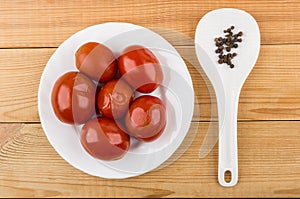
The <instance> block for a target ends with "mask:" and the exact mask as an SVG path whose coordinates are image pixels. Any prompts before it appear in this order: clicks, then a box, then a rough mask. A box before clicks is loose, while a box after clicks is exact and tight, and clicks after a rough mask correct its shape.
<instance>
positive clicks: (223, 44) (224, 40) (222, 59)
mask: <svg viewBox="0 0 300 199" xmlns="http://www.w3.org/2000/svg"><path fill="white" fill-rule="evenodd" d="M233 29H234V26H230V27H229V28H227V29H225V30H224V33H227V34H226V35H225V37H218V38H215V44H216V46H217V47H218V48H217V49H216V51H215V52H216V53H217V54H219V56H218V57H219V60H218V63H219V64H223V63H225V64H227V65H228V66H229V67H230V68H234V64H233V63H232V59H233V58H234V57H236V56H237V53H235V52H234V53H230V52H231V50H232V49H233V48H238V46H239V45H238V44H237V43H238V42H239V43H240V42H242V38H241V37H242V36H243V32H241V31H240V32H238V33H237V34H234V33H233V32H232V30H233ZM224 51H226V52H227V54H225V53H224Z"/></svg>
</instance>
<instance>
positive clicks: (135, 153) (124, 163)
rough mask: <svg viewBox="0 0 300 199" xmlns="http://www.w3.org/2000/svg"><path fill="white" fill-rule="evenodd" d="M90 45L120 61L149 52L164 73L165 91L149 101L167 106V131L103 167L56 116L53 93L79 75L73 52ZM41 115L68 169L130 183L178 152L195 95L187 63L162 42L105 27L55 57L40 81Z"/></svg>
mask: <svg viewBox="0 0 300 199" xmlns="http://www.w3.org/2000/svg"><path fill="white" fill-rule="evenodd" d="M89 41H96V42H99V43H103V44H105V45H106V46H108V47H109V48H110V49H111V50H112V51H113V52H114V53H116V55H117V56H118V55H119V53H120V52H121V51H122V50H123V49H124V48H125V47H127V46H129V45H134V44H137V45H142V46H145V47H147V48H148V49H150V50H151V51H152V52H153V53H154V54H155V55H156V57H157V58H158V59H159V61H160V63H161V65H162V68H163V73H164V81H163V85H162V86H160V87H159V88H158V89H157V90H155V91H154V92H153V93H151V95H155V96H158V97H160V98H162V99H163V100H164V101H165V103H166V107H167V125H166V128H165V131H164V133H163V134H162V136H161V137H160V138H159V139H157V140H156V141H154V142H151V143H141V142H138V141H137V140H135V139H131V146H130V149H129V151H128V153H127V154H126V155H125V156H124V157H123V158H122V159H121V160H117V161H110V162H105V161H100V160H96V159H94V158H93V157H91V156H90V155H89V154H88V153H86V152H85V150H84V149H83V148H82V146H81V144H80V140H79V133H80V127H78V126H74V125H67V124H64V123H62V122H60V121H59V120H58V119H57V118H56V116H55V114H54V112H53V110H52V106H51V91H52V87H53V85H54V83H55V81H56V80H57V79H58V77H60V76H61V75H63V74H64V73H66V72H67V71H77V69H76V67H75V52H76V50H77V49H78V48H79V47H80V46H81V45H82V44H84V43H86V42H89ZM38 109H39V115H40V120H41V124H42V127H43V129H44V132H45V134H46V136H47V138H48V140H49V142H50V143H51V145H52V146H53V147H54V149H55V150H56V151H57V153H58V154H59V155H60V156H61V157H62V158H63V159H65V160H66V161H67V162H68V163H70V164H71V165H73V166H74V167H76V168H77V169H79V170H81V171H83V172H85V173H88V174H90V175H94V176H99V177H103V178H128V177H133V176H137V175H141V174H143V173H146V172H149V171H151V170H153V169H155V168H157V167H158V166H160V165H161V164H162V163H164V162H165V161H166V160H168V159H169V158H170V157H171V156H172V154H173V153H174V152H175V151H176V149H177V148H178V147H179V146H180V144H181V143H182V141H183V140H184V138H185V136H186V134H187V132H188V129H189V126H190V123H191V120H192V116H193V111H194V90H193V85H192V80H191V77H190V74H189V72H188V70H187V67H186V65H185V63H184V61H183V60H182V58H181V57H180V55H179V54H178V52H177V51H176V50H175V48H174V47H173V46H172V45H171V44H170V43H168V42H167V41H166V40H165V39H164V38H162V37H161V36H159V35H158V34H156V33H154V32H153V31H151V30H149V29H146V28H144V27H141V26H137V25H133V24H129V23H104V24H99V25H95V26H91V27H88V28H86V29H84V30H81V31H79V32H77V33H76V34H74V35H72V36H71V37H70V38H68V39H67V40H66V41H64V42H63V43H62V44H61V45H60V46H59V48H58V49H57V50H56V51H55V52H54V54H53V55H52V56H51V58H50V59H49V61H48V63H47V65H46V67H45V69H44V72H43V74H42V77H41V81H40V86H39V93H38Z"/></svg>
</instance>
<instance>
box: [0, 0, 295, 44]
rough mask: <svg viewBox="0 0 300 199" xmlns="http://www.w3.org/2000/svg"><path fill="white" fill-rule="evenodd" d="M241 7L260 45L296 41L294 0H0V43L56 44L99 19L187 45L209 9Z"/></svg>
mask: <svg viewBox="0 0 300 199" xmlns="http://www.w3.org/2000/svg"><path fill="white" fill-rule="evenodd" d="M222 7H233V8H240V9H243V10H245V11H248V12H249V13H251V14H252V15H253V16H254V17H255V18H256V20H257V21H258V24H259V26H260V29H261V34H262V43H263V44H283V43H284V44H287V43H297V44H299V43H300V20H299V13H300V6H299V1H297V0H284V1H283V0H271V1H270V0H262V1H225V0H224V1H221V0H218V1H199V0H190V1H189V2H186V1H179V0H173V1H168V0H154V1H151V2H149V1H146V0H139V1H136V0H135V1H133V0H130V1H113V2H112V1H110V0H104V1H101V2H99V1H96V0H94V1H83V0H82V1H55V0H54V1H53V0H51V1H46V0H43V1H34V0H30V1H22V0H14V1H10V0H2V1H1V5H0V13H1V17H0V24H1V31H0V47H2V48H16V47H18V48H19V47H50V46H51V47H57V46H58V45H59V44H60V43H61V42H63V41H64V40H65V39H66V38H68V37H69V36H70V35H72V34H74V33H75V32H77V31H79V30H81V29H84V28H86V27H88V26H91V25H94V24H99V23H104V22H111V21H117V22H129V23H134V24H137V25H142V26H146V27H149V28H154V29H156V30H157V29H159V30H158V31H159V33H160V34H162V35H163V36H165V37H166V38H167V39H168V40H169V41H171V42H172V43H173V44H177V45H190V44H191V43H190V40H185V39H184V37H182V38H181V37H178V35H177V34H175V35H174V32H173V33H172V31H176V32H179V33H181V34H184V35H185V36H186V37H188V38H192V39H193V38H194V31H195V27H196V25H197V23H198V21H199V19H200V18H201V17H202V16H203V15H204V14H205V13H207V12H208V11H210V10H213V9H217V8H222Z"/></svg>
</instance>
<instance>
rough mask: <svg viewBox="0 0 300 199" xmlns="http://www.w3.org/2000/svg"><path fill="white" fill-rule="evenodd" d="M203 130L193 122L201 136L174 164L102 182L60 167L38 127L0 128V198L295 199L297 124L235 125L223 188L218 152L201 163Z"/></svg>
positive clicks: (299, 152) (299, 171)
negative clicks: (230, 174) (232, 174)
mask: <svg viewBox="0 0 300 199" xmlns="http://www.w3.org/2000/svg"><path fill="white" fill-rule="evenodd" d="M198 124H199V126H197V125H198ZM208 125H209V123H207V122H201V123H192V125H191V129H190V133H191V132H193V131H196V132H198V134H197V135H196V137H195V139H194V140H193V142H192V144H191V146H190V148H189V149H188V150H187V151H186V152H185V153H184V154H183V155H182V156H181V157H180V158H179V159H178V160H177V161H176V162H174V163H173V164H172V165H170V166H167V167H165V168H162V169H160V170H156V171H153V172H150V173H147V174H144V175H141V176H139V177H134V178H130V179H124V180H105V179H101V178H97V177H92V176H89V175H87V174H84V173H83V172H81V171H79V170H77V169H75V168H73V167H72V166H71V165H69V164H68V163H67V162H65V161H64V160H63V159H62V158H61V157H60V156H59V155H58V154H57V153H56V152H55V151H54V149H53V148H52V146H51V145H50V144H49V143H48V141H47V139H46V137H45V135H44V133H43V130H42V128H41V126H40V124H18V123H12V124H3V123H2V124H0V149H1V150H0V167H1V170H0V196H1V197H242V196H247V197H299V196H300V191H299V190H300V187H299V185H300V166H299V165H300V149H299V145H300V134H299V129H300V123H299V122H288V121H284V122H283V121H281V122H280V121H277V122H239V123H238V132H239V133H238V144H239V145H238V146H239V183H238V184H237V186H236V187H234V188H226V189H225V188H223V187H221V186H220V185H219V184H218V182H217V147H215V148H214V149H213V150H212V151H211V153H209V155H208V156H206V157H205V158H203V159H199V158H198V152H199V148H200V146H201V144H202V141H203V138H204V136H205V134H206V130H207V128H208ZM291 127H292V128H291ZM3 135H5V136H3ZM191 141H192V140H191ZM185 144H186V142H185ZM175 174H176V175H175Z"/></svg>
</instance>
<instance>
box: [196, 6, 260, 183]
mask: <svg viewBox="0 0 300 199" xmlns="http://www.w3.org/2000/svg"><path fill="white" fill-rule="evenodd" d="M232 25H233V26H234V29H233V32H234V33H238V32H239V31H242V32H243V36H242V42H241V43H238V45H239V46H238V48H233V49H232V51H231V52H230V53H233V52H236V53H237V56H236V57H235V58H234V59H232V63H233V64H234V65H235V66H234V68H230V67H229V66H228V65H226V64H219V63H218V54H216V53H215V50H216V48H217V47H216V46H215V42H214V39H215V38H216V37H220V36H223V35H224V32H223V30H225V29H227V28H229V27H230V26H232ZM195 48H196V54H197V58H198V60H199V62H200V65H201V66H202V68H203V70H204V71H205V73H206V75H207V76H208V78H209V80H210V81H211V83H212V85H213V87H214V90H215V93H216V98H217V105H218V120H219V165H218V180H219V183H220V184H221V185H222V186H234V185H236V183H237V181H238V155H237V113H238V100H239V95H240V91H241V88H242V87H243V84H244V82H245V80H246V79H247V77H248V75H249V73H250V72H251V70H252V68H253V67H254V65H255V63H256V60H257V58H258V55H259V50H260V32H259V27H258V24H257V22H256V21H255V19H254V18H253V17H252V16H251V15H250V14H249V13H247V12H245V11H242V10H238V9H233V8H223V9H218V10H213V11H211V12H209V13H207V14H206V15H205V16H204V17H203V18H202V19H201V20H200V21H199V23H198V25H197V28H196V33H195ZM228 172H229V173H230V175H231V180H230V181H226V180H225V173H228Z"/></svg>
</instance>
